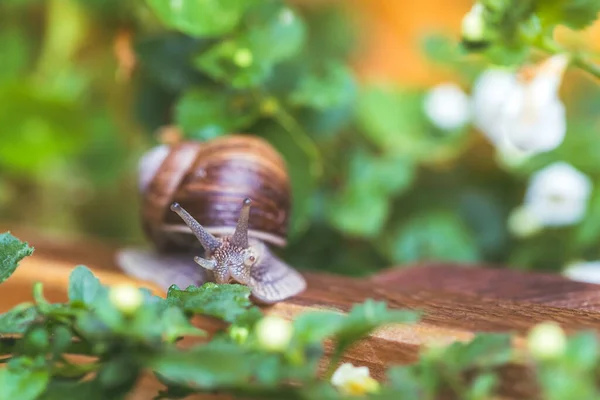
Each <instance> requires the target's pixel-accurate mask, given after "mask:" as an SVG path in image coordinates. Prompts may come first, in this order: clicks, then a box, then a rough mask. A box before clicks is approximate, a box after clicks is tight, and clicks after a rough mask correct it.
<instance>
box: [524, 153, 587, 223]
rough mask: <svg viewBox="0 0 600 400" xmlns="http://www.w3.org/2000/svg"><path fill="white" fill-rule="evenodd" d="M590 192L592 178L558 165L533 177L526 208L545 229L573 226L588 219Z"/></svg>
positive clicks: (527, 195)
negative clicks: (584, 218) (586, 213)
mask: <svg viewBox="0 0 600 400" xmlns="http://www.w3.org/2000/svg"><path fill="white" fill-rule="evenodd" d="M591 191H592V182H591V180H590V178H588V177H587V176H586V175H584V174H582V173H581V172H579V171H578V170H576V169H575V168H573V167H572V166H571V165H569V164H567V163H565V162H555V163H553V164H551V165H549V166H547V167H545V168H543V169H541V170H540V171H538V172H536V173H535V174H533V175H532V176H531V178H530V182H529V186H528V188H527V192H526V194H525V201H524V203H525V204H524V206H525V207H526V208H527V209H528V211H529V212H531V213H532V215H533V216H534V217H535V218H536V219H537V220H538V221H539V222H540V224H541V225H543V226H564V225H572V224H575V223H577V222H579V221H581V219H582V218H583V216H584V215H585V212H586V210H587V206H588V201H589V197H590V195H591Z"/></svg>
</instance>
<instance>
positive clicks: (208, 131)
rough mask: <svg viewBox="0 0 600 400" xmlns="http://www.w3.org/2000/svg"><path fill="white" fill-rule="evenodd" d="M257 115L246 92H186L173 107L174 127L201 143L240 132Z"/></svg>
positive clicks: (255, 108) (252, 102) (198, 90)
mask: <svg viewBox="0 0 600 400" xmlns="http://www.w3.org/2000/svg"><path fill="white" fill-rule="evenodd" d="M258 115H259V112H258V107H257V105H256V104H255V102H254V99H253V98H252V96H250V94H249V93H245V92H230V91H224V90H219V91H215V92H212V91H208V90H203V89H193V90H190V91H188V92H186V93H185V94H184V95H183V97H182V98H180V99H179V101H178V102H177V105H176V108H175V120H176V122H177V124H178V125H179V126H180V127H181V128H182V129H183V130H184V132H186V133H187V134H188V135H189V136H191V137H194V138H197V139H203V140H206V139H210V138H213V137H216V136H219V135H223V134H227V133H231V132H236V131H238V132H239V131H243V130H244V129H245V128H247V127H248V126H249V125H250V124H252V123H253V122H254V121H255V120H256V119H257V118H258Z"/></svg>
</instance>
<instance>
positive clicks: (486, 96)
mask: <svg viewBox="0 0 600 400" xmlns="http://www.w3.org/2000/svg"><path fill="white" fill-rule="evenodd" d="M517 87H518V85H517V79H516V77H515V75H514V74H513V73H511V72H509V71H506V70H501V69H489V70H487V71H485V72H483V73H482V74H481V75H480V76H479V77H478V78H477V80H476V81H475V85H474V87H473V93H472V97H471V100H472V101H471V103H472V110H473V122H474V124H475V126H476V127H477V128H478V129H479V130H481V132H482V133H483V134H484V135H485V136H486V137H487V138H488V139H489V140H490V141H491V142H492V143H493V144H497V143H499V142H500V141H501V139H502V130H501V125H502V120H503V107H504V105H505V104H506V98H507V96H509V95H510V93H511V92H512V91H513V90H514V89H515V88H517Z"/></svg>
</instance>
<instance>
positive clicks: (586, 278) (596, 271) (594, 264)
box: [563, 261, 600, 284]
mask: <svg viewBox="0 0 600 400" xmlns="http://www.w3.org/2000/svg"><path fill="white" fill-rule="evenodd" d="M563 275H564V276H566V277H567V278H569V279H571V280H574V281H578V282H586V283H595V284H600V261H581V262H574V263H572V264H570V265H568V266H567V268H566V269H565V270H564V271H563Z"/></svg>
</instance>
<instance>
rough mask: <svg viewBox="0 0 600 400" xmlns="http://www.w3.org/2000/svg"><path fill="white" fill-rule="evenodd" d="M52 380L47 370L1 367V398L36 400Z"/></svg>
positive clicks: (7, 399)
mask: <svg viewBox="0 0 600 400" xmlns="http://www.w3.org/2000/svg"><path fill="white" fill-rule="evenodd" d="M49 380H50V372H49V371H47V370H31V371H30V370H26V369H18V370H17V369H11V368H10V367H9V368H2V369H0V400H13V399H19V400H35V399H37V398H38V396H39V395H40V394H41V393H42V392H43V391H44V389H45V388H46V386H47V385H48V382H49Z"/></svg>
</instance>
